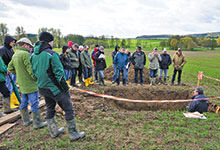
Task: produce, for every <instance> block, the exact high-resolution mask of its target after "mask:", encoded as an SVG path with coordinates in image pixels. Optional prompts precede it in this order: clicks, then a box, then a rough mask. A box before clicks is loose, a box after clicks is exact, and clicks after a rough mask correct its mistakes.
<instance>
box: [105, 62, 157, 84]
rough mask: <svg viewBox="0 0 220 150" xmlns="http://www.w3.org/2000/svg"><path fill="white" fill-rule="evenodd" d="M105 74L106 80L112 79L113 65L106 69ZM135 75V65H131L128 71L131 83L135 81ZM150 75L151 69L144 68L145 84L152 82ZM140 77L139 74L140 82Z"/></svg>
mask: <svg viewBox="0 0 220 150" xmlns="http://www.w3.org/2000/svg"><path fill="white" fill-rule="evenodd" d="M104 74H105V80H110V81H112V77H113V66H110V67H108V68H106V69H105V71H104ZM134 76H135V72H134V67H133V65H131V67H130V69H129V71H128V82H129V83H134ZM149 76H150V71H149V70H148V69H147V68H144V69H143V80H144V84H149V83H150V80H149ZM139 77H140V76H139V74H138V83H140V80H139ZM121 80H122V77H121ZM156 82H158V81H156Z"/></svg>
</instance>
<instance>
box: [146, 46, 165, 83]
mask: <svg viewBox="0 0 220 150" xmlns="http://www.w3.org/2000/svg"><path fill="white" fill-rule="evenodd" d="M148 59H149V61H150V85H155V84H156V77H157V71H158V68H159V62H160V61H161V60H162V59H161V56H160V54H159V53H158V49H157V48H156V47H155V48H154V51H153V52H152V53H149V55H148Z"/></svg>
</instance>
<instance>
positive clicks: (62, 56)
mask: <svg viewBox="0 0 220 150" xmlns="http://www.w3.org/2000/svg"><path fill="white" fill-rule="evenodd" d="M68 51H69V47H68V46H67V45H64V46H63V48H62V53H61V54H60V61H61V63H62V65H63V68H64V73H65V77H66V81H68V80H69V79H70V78H71V62H70V59H69V58H68V55H67V54H68Z"/></svg>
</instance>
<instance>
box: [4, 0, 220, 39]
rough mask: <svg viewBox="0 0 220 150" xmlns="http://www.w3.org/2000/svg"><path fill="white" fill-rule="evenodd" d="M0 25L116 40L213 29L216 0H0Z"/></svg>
mask: <svg viewBox="0 0 220 150" xmlns="http://www.w3.org/2000/svg"><path fill="white" fill-rule="evenodd" d="M0 23H6V24H7V26H8V28H9V33H10V34H12V35H13V34H14V33H15V28H16V27H17V26H23V27H24V29H25V31H26V33H37V32H38V29H39V28H41V27H48V28H51V27H53V28H59V29H61V32H62V33H63V35H67V34H69V33H73V34H80V35H83V36H87V35H90V34H92V35H95V36H100V35H110V36H111V35H113V36H114V37H119V38H128V37H130V38H131V37H136V36H139V35H156V34H188V33H203V32H216V31H220V0H1V1H0Z"/></svg>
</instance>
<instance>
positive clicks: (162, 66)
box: [112, 46, 186, 86]
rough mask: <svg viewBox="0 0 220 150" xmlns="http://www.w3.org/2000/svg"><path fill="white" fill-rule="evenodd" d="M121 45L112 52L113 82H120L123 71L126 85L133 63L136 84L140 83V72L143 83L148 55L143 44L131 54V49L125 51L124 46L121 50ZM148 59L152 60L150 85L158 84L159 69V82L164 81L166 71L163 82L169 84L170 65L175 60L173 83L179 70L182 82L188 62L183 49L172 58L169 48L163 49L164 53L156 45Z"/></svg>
mask: <svg viewBox="0 0 220 150" xmlns="http://www.w3.org/2000/svg"><path fill="white" fill-rule="evenodd" d="M119 49H120V47H119V46H116V47H115V50H114V51H113V52H112V60H113V71H114V73H113V79H112V83H113V84H114V83H115V82H116V83H117V85H119V84H120V72H121V73H122V81H123V82H122V83H123V85H124V86H126V83H127V79H128V70H129V68H130V64H131V63H132V64H133V66H134V72H135V77H134V85H137V83H138V74H140V77H139V78H140V85H143V69H144V66H145V64H146V55H145V53H144V52H143V51H142V47H141V46H137V49H136V51H135V52H134V53H133V54H132V55H131V53H130V52H129V50H128V49H127V50H126V51H125V48H124V47H122V48H121V49H120V50H119ZM148 59H149V62H150V65H149V70H150V77H149V78H150V85H155V84H156V77H157V73H158V70H159V84H161V83H162V76H163V73H164V78H163V83H164V84H167V75H168V70H169V66H170V65H171V64H172V62H173V66H174V72H173V77H172V80H171V84H172V85H173V84H174V81H175V78H176V74H177V72H178V84H179V85H180V84H181V74H182V68H183V66H184V64H185V63H186V60H185V57H184V55H183V54H182V50H181V49H180V48H179V49H178V50H177V52H176V53H175V54H174V56H173V59H171V57H170V55H169V54H168V53H167V49H166V48H164V49H163V53H162V54H159V53H158V49H157V48H156V47H155V48H154V50H153V52H152V53H149V55H148Z"/></svg>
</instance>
